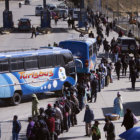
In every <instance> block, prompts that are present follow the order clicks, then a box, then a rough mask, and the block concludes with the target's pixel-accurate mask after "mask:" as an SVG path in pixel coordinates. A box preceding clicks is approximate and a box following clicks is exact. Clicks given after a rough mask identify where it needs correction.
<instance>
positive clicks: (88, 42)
mask: <svg viewBox="0 0 140 140" xmlns="http://www.w3.org/2000/svg"><path fill="white" fill-rule="evenodd" d="M59 46H60V47H61V48H63V49H69V50H70V51H71V52H72V54H73V56H74V57H76V58H78V59H80V60H81V61H82V64H83V68H78V69H77V73H78V74H83V73H84V74H88V73H90V70H94V69H95V66H96V54H97V43H96V39H95V38H79V39H72V40H66V41H61V42H60V43H59Z"/></svg>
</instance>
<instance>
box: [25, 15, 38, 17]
mask: <svg viewBox="0 0 140 140" xmlns="http://www.w3.org/2000/svg"><path fill="white" fill-rule="evenodd" d="M24 16H25V17H31V16H35V15H24Z"/></svg>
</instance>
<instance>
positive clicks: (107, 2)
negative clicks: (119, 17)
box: [106, 0, 108, 16]
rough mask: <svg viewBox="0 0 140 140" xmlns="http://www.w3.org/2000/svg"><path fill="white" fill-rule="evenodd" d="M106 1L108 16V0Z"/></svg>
mask: <svg viewBox="0 0 140 140" xmlns="http://www.w3.org/2000/svg"><path fill="white" fill-rule="evenodd" d="M106 3H107V7H106V10H107V13H106V14H107V16H108V0H107V2H106Z"/></svg>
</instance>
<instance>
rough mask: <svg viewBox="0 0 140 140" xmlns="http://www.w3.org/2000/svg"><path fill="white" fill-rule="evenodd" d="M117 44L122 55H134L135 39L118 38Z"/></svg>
mask: <svg viewBox="0 0 140 140" xmlns="http://www.w3.org/2000/svg"><path fill="white" fill-rule="evenodd" d="M117 44H118V46H119V47H120V49H121V52H122V53H134V52H135V51H136V50H137V42H136V40H135V38H131V37H126V36H123V37H118V39H117Z"/></svg>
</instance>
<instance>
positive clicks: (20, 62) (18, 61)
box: [10, 58, 24, 71]
mask: <svg viewBox="0 0 140 140" xmlns="http://www.w3.org/2000/svg"><path fill="white" fill-rule="evenodd" d="M10 66H11V67H10V69H11V71H17V70H24V59H23V58H12V59H11V61H10Z"/></svg>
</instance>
